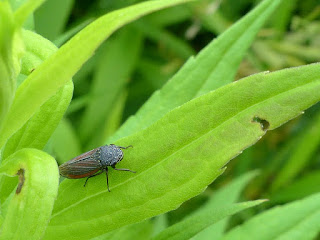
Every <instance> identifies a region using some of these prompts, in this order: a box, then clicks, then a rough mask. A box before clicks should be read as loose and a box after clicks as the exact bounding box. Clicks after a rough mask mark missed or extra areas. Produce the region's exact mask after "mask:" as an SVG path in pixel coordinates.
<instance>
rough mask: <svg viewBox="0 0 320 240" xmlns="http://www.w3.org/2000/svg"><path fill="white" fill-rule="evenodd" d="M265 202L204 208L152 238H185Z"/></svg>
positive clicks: (182, 239)
mask: <svg viewBox="0 0 320 240" xmlns="http://www.w3.org/2000/svg"><path fill="white" fill-rule="evenodd" d="M263 202H265V200H258V201H251V202H244V203H238V204H231V205H224V206H220V207H219V206H217V207H216V208H213V209H204V211H200V212H199V213H197V214H194V215H193V216H192V217H189V218H187V219H185V220H183V221H182V222H179V223H176V224H174V225H173V226H171V227H169V228H167V229H166V230H164V231H163V232H161V233H160V234H158V235H157V236H156V237H155V238H153V239H154V240H162V239H170V240H187V239H190V238H192V237H193V236H195V235H196V234H197V233H198V232H200V231H201V230H203V229H205V228H206V227H208V226H210V225H212V224H214V223H216V222H218V221H220V220H221V219H224V218H225V217H227V216H230V215H233V214H235V213H238V212H240V211H242V210H244V209H247V208H250V207H253V206H256V205H258V204H261V203H263Z"/></svg>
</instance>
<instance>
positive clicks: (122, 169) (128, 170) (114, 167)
mask: <svg viewBox="0 0 320 240" xmlns="http://www.w3.org/2000/svg"><path fill="white" fill-rule="evenodd" d="M111 167H112V168H113V169H114V170H118V171H127V172H132V173H136V172H135V171H132V170H130V169H126V168H116V166H114V165H113V166H111Z"/></svg>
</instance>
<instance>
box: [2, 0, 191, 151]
mask: <svg viewBox="0 0 320 240" xmlns="http://www.w3.org/2000/svg"><path fill="white" fill-rule="evenodd" d="M186 1H187V0H161V1H160V0H158V1H148V2H143V3H140V4H137V5H134V6H131V7H127V8H124V9H120V10H117V11H114V12H112V13H109V14H107V15H104V16H102V17H100V18H98V19H97V20H96V21H94V22H93V23H91V24H90V25H88V26H87V27H85V28H84V29H83V30H81V31H80V32H79V33H78V34H77V35H75V36H74V37H73V38H72V39H70V40H69V41H68V42H67V43H66V44H64V45H63V46H62V47H61V48H60V49H59V50H58V51H57V52H56V53H54V54H53V55H52V56H51V57H50V58H49V59H47V60H46V61H44V62H43V63H42V64H41V65H40V66H39V67H38V68H37V69H36V70H35V71H34V72H33V73H32V74H30V76H29V77H28V78H27V79H26V80H25V81H24V82H23V83H22V84H21V85H20V86H19V88H18V89H17V92H16V96H15V98H14V100H13V103H12V106H11V109H10V111H9V112H8V115H7V117H6V119H5V122H4V127H3V128H2V131H1V132H0V148H1V147H2V146H3V144H4V143H5V142H6V140H7V139H8V138H9V137H10V136H11V135H12V134H13V133H14V132H16V131H17V130H18V129H19V128H21V127H22V126H23V125H24V123H25V122H26V121H27V120H28V119H30V117H31V116H32V115H33V114H34V113H35V112H36V111H37V110H38V109H39V107H40V106H41V105H42V104H43V103H44V102H45V101H47V100H48V99H49V98H50V97H51V96H52V95H53V94H55V93H56V92H57V91H58V90H59V89H60V88H61V87H62V86H64V85H65V84H66V83H67V81H69V79H70V78H71V77H72V76H73V75H74V74H75V73H76V72H77V71H78V70H79V68H80V67H81V66H82V65H83V64H84V63H85V62H86V61H87V60H88V59H89V58H90V57H91V56H92V55H93V53H94V51H95V50H96V49H97V48H98V47H99V45H100V44H101V43H102V42H103V41H104V40H105V39H106V38H107V37H109V36H110V35H111V34H112V33H113V32H114V31H115V30H117V29H118V28H120V27H122V26H123V25H125V24H126V23H129V22H131V21H133V20H135V19H137V18H139V17H141V16H143V15H146V14H147V13H151V12H153V11H156V10H159V9H162V8H165V7H169V6H173V5H177V4H179V3H183V2H186ZM29 96H33V97H32V98H30V97H29ZM9 126H10V127H9Z"/></svg>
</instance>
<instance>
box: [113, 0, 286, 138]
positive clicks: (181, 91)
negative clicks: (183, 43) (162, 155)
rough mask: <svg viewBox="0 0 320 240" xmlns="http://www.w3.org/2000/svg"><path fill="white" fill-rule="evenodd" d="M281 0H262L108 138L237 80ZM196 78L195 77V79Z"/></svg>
mask: <svg viewBox="0 0 320 240" xmlns="http://www.w3.org/2000/svg"><path fill="white" fill-rule="evenodd" d="M280 2H281V0H266V1H263V2H262V3H261V4H260V5H259V6H258V7H257V8H255V9H254V10H252V12H250V13H249V14H247V15H246V16H245V17H244V18H243V19H241V20H240V21H239V22H237V23H236V24H234V25H233V26H232V27H230V29H228V30H227V31H226V32H225V33H223V34H222V35H221V36H219V37H218V38H217V39H214V40H213V41H212V42H211V43H210V44H209V45H208V46H207V47H206V48H205V49H203V50H202V51H201V52H200V53H199V54H198V56H197V57H196V58H193V57H191V58H189V60H188V61H187V62H186V63H185V65H184V66H183V67H182V68H181V69H180V71H179V72H178V73H177V74H176V75H174V76H173V77H172V78H171V79H170V81H168V83H167V84H166V85H165V86H164V87H163V88H162V89H161V90H160V91H157V92H155V93H154V94H153V95H152V96H151V98H150V99H149V100H148V101H147V102H146V103H145V104H144V105H143V106H142V108H140V110H139V111H138V112H137V113H136V115H135V116H133V117H131V118H129V119H128V120H127V121H126V122H125V123H124V124H123V125H122V126H121V128H120V129H119V130H118V131H117V132H116V133H115V134H114V136H112V137H111V138H110V139H109V140H108V142H109V143H113V142H115V141H116V140H118V139H120V138H122V137H125V136H128V135H130V134H133V133H135V132H138V131H140V130H142V129H144V128H146V127H148V126H150V125H151V124H153V123H154V122H156V121H157V120H159V119H160V118H161V117H163V116H164V115H165V114H166V113H168V112H169V111H171V110H172V109H174V108H176V107H179V106H180V105H182V104H184V103H185V102H187V101H190V100H191V99H193V98H194V97H196V96H199V95H201V94H204V93H207V92H209V91H211V90H214V89H217V88H219V87H221V86H223V85H225V84H228V83H230V82H232V81H233V80H234V76H235V74H236V72H237V69H238V66H239V64H240V62H241V60H242V58H243V56H244V54H245V52H246V50H247V49H248V47H249V46H250V44H251V43H252V41H253V40H254V37H255V35H256V34H257V32H258V31H259V29H260V28H261V27H262V26H263V24H264V23H265V21H266V20H267V19H268V18H269V16H270V15H271V14H272V12H273V11H274V10H275V9H276V7H277V6H278V5H279V3H280ZM195 79H196V80H195Z"/></svg>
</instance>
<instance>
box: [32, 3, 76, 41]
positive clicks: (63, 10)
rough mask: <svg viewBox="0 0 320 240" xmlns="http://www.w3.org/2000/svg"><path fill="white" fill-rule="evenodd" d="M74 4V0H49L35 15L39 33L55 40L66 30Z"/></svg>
mask: <svg viewBox="0 0 320 240" xmlns="http://www.w3.org/2000/svg"><path fill="white" fill-rule="evenodd" d="M73 5H74V0H47V1H46V2H45V3H44V4H42V6H41V7H40V8H39V9H38V10H37V11H36V12H35V15H34V20H35V28H36V31H37V33H39V34H40V35H42V36H44V37H45V38H47V39H50V40H55V39H56V38H57V37H58V36H59V35H60V34H61V33H62V31H63V30H64V28H65V25H66V23H67V21H68V18H69V15H70V13H71V10H72V7H73Z"/></svg>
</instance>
